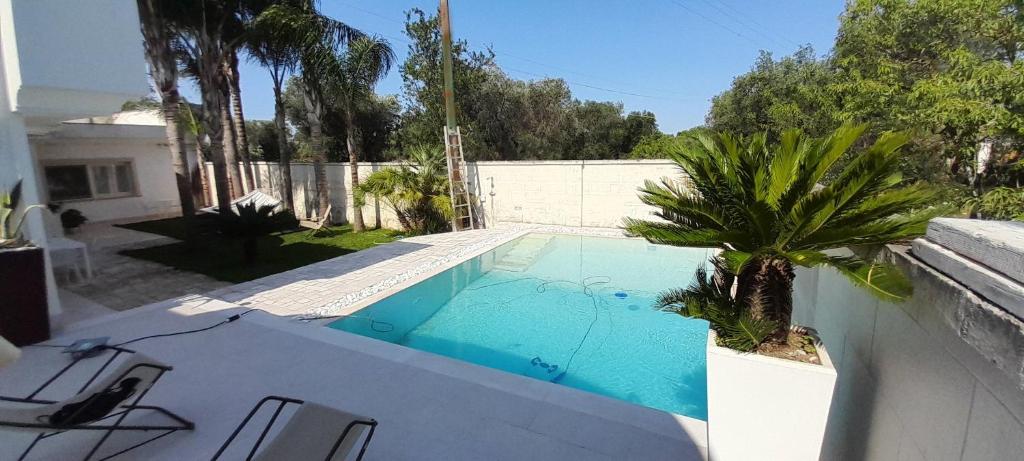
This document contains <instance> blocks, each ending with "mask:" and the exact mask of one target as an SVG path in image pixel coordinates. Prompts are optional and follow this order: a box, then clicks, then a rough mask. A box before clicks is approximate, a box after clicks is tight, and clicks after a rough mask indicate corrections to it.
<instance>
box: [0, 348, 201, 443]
mask: <svg viewBox="0 0 1024 461" xmlns="http://www.w3.org/2000/svg"><path fill="white" fill-rule="evenodd" d="M106 349H112V350H114V351H116V352H114V354H112V355H111V357H110V359H108V360H107V361H106V363H104V364H103V366H101V367H100V368H99V370H97V371H96V373H95V374H93V375H92V377H91V378H89V380H88V381H87V382H86V383H85V385H83V386H82V387H81V388H80V389H79V390H78V392H77V393H76V394H80V393H82V392H83V391H85V389H87V388H88V387H89V385H90V384H92V383H93V381H95V380H96V378H98V377H99V376H100V375H101V374H102V373H103V371H105V370H106V369H107V367H109V366H110V364H111V363H113V362H114V359H116V358H117V357H118V356H120V355H121V354H122V353H134V352H135V351H132V350H129V349H124V348H120V347H106ZM81 360H82V359H81V358H79V359H75V360H74V361H72V362H71V363H70V364H68V365H67V366H65V367H64V368H63V369H61V370H60V371H59V372H57V374H56V375H54V376H53V377H52V378H50V379H49V380H47V381H46V382H45V383H43V385H42V386H39V388H37V389H36V390H35V391H33V392H32V393H31V394H29V396H28V397H25V398H19V397H3V396H0V400H2V401H7V402H18V403H34V404H42V405H48V404H53V403H57V401H55V400H42V399H36V398H35V396H36V395H38V394H39V393H40V392H42V391H43V390H44V389H46V388H47V387H49V386H50V385H51V384H53V383H54V382H55V381H56V380H57V379H58V378H60V377H61V376H63V375H64V373H66V372H67V371H68V370H70V369H71V368H72V367H74V366H75V365H76V364H78V362H80V361H81ZM137 368H153V369H156V370H159V371H160V373H159V374H158V375H157V376H156V378H154V379H153V382H152V383H151V384H150V387H152V385H154V384H156V383H157V382H158V381H160V378H161V377H163V375H164V373H166V372H168V371H171V370H172V369H173V368H172V367H168V366H163V365H156V364H149V363H140V364H137V365H135V366H133V367H131V368H129V369H128V370H125V371H124V372H123V373H121V375H120V376H118V377H117V379H116V380H114V381H113V382H114V384H115V385H116V384H118V383H120V382H121V380H122V379H124V378H125V377H126V376H128V375H129V374H131V372H132V371H134V370H135V369H137ZM147 393H149V388H147V389H146V390H144V391H142V392H140V393H139V394H138V396H136V397H135V399H134V400H132V403H131V404H129V405H121V406H120V408H121V411H116V412H113V413H110V414H108V415H106V416H104V417H102V418H99V419H97V420H94V421H91V422H90V423H89V424H76V425H66V426H57V425H53V424H49V423H32V424H25V423H13V422H9V421H0V428H3V427H18V428H29V429H53V432H42V433H40V434H39V435H37V436H36V438H35V439H34V440H32V443H31V444H29V446H28V448H26V449H25V451H24V452H22V454H21V456H19V457H18V461H21V460H24V459H25V457H26V456H28V454H29V453H30V452H31V451H32V449H33V448H35V447H36V444H38V443H39V442H40V441H41V440H43V439H47V438H50V437H53V436H55V435H60V434H63V433H65V432H68V431H77V430H87V431H106V433H105V434H103V437H102V438H100V440H99V441H98V442H96V445H94V446H93V447H92V449H91V450H90V451H89V453H88V454H87V455H85V458H83V461H89V460H90V459H92V457H93V455H95V454H96V452H97V451H98V450H99V449H100V447H101V446H102V445H103V443H104V442H106V441H107V439H108V438H109V437H110V436H111V435H112V434H113V433H114V432H115V431H164V432H162V433H160V434H158V435H156V436H155V437H151V438H149V439H146V440H144V441H142V442H139V443H137V444H135V445H132V446H130V447H128V448H125V449H124V450H121V451H119V452H117V453H114V454H112V455H109V456H105V457H103V458H100V459H99V460H97V461H104V460H108V459H110V458H113V457H115V456H118V455H120V454H122V453H125V452H128V451H131V450H134V449H136V448H138V447H141V446H143V445H145V444H147V443H149V442H152V441H154V440H157V439H159V438H161V437H164V436H166V435H169V434H171V433H174V432H177V431H180V430H192V429H194V428H195V424H194V423H192V422H191V421H189V420H187V419H185V418H182V417H181V416H178V415H177V414H174V413H173V412H171V411H170V410H167V409H166V408H162V407H157V406H152V405H139V404H138V403H139V402H140V401H141V400H142V398H143V397H145V396H146V394H147ZM93 397H95V396H93ZM91 399H92V397H91V398H90V399H88V400H86V401H89V400H91ZM87 408H88V405H82V406H81V408H79V409H78V411H76V412H75V413H73V414H72V415H71V417H73V416H77V415H78V414H79V413H80V412H82V411H84V410H86V409H87ZM133 410H152V411H156V412H158V413H161V414H163V415H165V416H167V417H168V418H170V419H172V420H174V421H175V422H176V423H177V424H171V425H161V426H152V425H127V426H125V425H121V423H122V422H123V421H124V419H125V418H126V417H127V416H128V414H129V413H131V412H132V411H133ZM114 417H116V418H117V420H116V421H114V424H94V423H98V422H100V421H104V420H107V419H110V418H114Z"/></svg>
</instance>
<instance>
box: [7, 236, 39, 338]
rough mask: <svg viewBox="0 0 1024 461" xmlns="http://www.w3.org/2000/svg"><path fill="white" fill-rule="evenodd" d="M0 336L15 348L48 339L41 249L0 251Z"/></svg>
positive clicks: (27, 248)
mask: <svg viewBox="0 0 1024 461" xmlns="http://www.w3.org/2000/svg"><path fill="white" fill-rule="evenodd" d="M0 336H3V337H4V338H5V339H7V340H8V341H10V342H12V343H14V345H15V346H24V345H26V344H33V343H38V342H40V341H46V340H47V339H50V316H49V309H48V307H47V304H46V263H45V259H44V257H43V249H42V248H37V247H23V248H13V249H3V250H0Z"/></svg>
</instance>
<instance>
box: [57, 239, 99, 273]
mask: <svg viewBox="0 0 1024 461" xmlns="http://www.w3.org/2000/svg"><path fill="white" fill-rule="evenodd" d="M47 249H48V250H49V251H50V261H51V262H52V263H53V267H69V266H71V267H74V268H75V272H76V273H78V276H79V277H82V270H81V268H80V267H79V266H78V261H79V260H82V261H83V262H84V263H85V275H86V278H90V279H91V278H92V262H91V261H90V260H89V250H88V249H87V248H86V246H85V244H84V243H82V242H79V241H78V240H72V239H69V238H65V237H49V238H48V239H47Z"/></svg>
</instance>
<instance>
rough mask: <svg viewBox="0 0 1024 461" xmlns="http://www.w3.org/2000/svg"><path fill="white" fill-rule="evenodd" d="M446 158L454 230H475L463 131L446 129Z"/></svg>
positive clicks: (457, 128)
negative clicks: (463, 147) (467, 177)
mask: <svg viewBox="0 0 1024 461" xmlns="http://www.w3.org/2000/svg"><path fill="white" fill-rule="evenodd" d="M444 147H445V157H447V159H448V192H449V195H450V196H451V199H452V230H453V231H456V232H458V231H463V230H467V229H473V228H474V227H473V202H471V201H470V198H469V186H468V185H467V184H466V176H467V175H466V162H465V159H464V157H463V154H462V130H461V129H460V128H459V127H455V131H451V130H449V129H448V127H447V126H446V127H444Z"/></svg>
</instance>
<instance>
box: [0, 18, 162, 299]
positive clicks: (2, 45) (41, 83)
mask: <svg viewBox="0 0 1024 461" xmlns="http://www.w3.org/2000/svg"><path fill="white" fill-rule="evenodd" d="M0 54H2V59H0V63H2V69H0V187H4V188H9V187H11V186H13V185H14V183H15V182H16V181H18V180H19V179H21V180H23V194H24V196H23V198H24V201H25V203H46V201H47V200H48V199H49V198H50V197H49V191H48V190H47V182H46V180H45V178H46V170H45V167H44V159H43V158H41V156H40V152H39V151H45V152H46V153H45V154H42V156H44V157H49V155H50V153H49V152H50V150H49V147H42V146H41V145H37V144H36V142H35V140H36V139H41V138H45V137H47V136H49V135H50V134H51V133H55V132H59V131H62V130H63V129H64V128H67V127H66V126H65V125H64V124H63V123H62V122H64V121H66V120H72V119H80V118H83V117H96V116H106V115H109V114H111V113H114V112H116V111H117V110H118V109H119V108H120V107H121V104H123V103H124V102H125V101H127V100H130V99H137V98H140V97H142V96H145V95H146V94H148V93H149V84H148V82H147V80H146V61H145V58H144V54H143V48H142V34H141V33H140V31H139V20H138V11H137V10H136V5H135V1H134V0H89V1H67V0H0ZM102 158H111V159H114V158H119V157H117V156H111V157H102ZM110 168H111V171H113V172H114V173H113V174H111V175H108V176H107V180H110V181H112V184H110V186H111V188H110V190H117V189H118V187H117V186H116V184H117V181H118V176H117V175H118V173H117V165H116V164H113V163H111V164H110ZM99 170H100V171H105V170H102V168H100V169H99ZM69 171H70V170H69ZM53 174H57V173H56V172H54V173H53ZM69 174H81V173H80V171H79V173H69ZM124 177H125V174H124V168H121V178H122V182H124V181H123V178H124ZM132 180H133V181H134V178H133V179H132ZM90 187H91V186H90ZM97 190H98V191H100V192H102V191H104V190H107V189H104V188H103V186H102V185H101V186H100V188H99V189H97ZM90 193H94V190H93V189H90ZM83 211H84V210H83ZM26 227H27V228H26V235H27V236H28V238H30V239H31V240H32V241H33V242H35V243H36V244H37V245H39V246H41V247H43V248H47V247H48V245H47V238H46V229H45V228H44V224H43V218H42V216H41V215H40V214H39V213H33V214H31V215H30V216H29V219H28V222H27V226H26ZM47 264H48V266H49V263H47ZM47 286H48V300H49V305H50V312H51V314H57V313H59V312H60V301H59V299H58V297H57V291H56V285H55V284H54V282H53V274H52V270H47Z"/></svg>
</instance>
